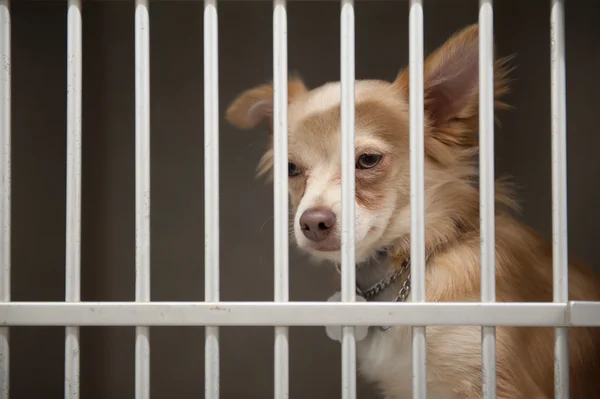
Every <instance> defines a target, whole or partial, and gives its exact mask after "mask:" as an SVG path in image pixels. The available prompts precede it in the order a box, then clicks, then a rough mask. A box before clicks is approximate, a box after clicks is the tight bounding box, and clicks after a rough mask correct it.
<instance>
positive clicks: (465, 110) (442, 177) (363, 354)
mask: <svg viewBox="0 0 600 399" xmlns="http://www.w3.org/2000/svg"><path fill="white" fill-rule="evenodd" d="M478 37H479V31H478V25H477V24H475V25H471V26H468V27H466V28H464V29H463V30H461V31H459V32H457V33H455V34H454V35H452V36H451V37H450V38H449V39H448V40H447V41H446V42H445V43H444V44H443V45H442V46H440V47H439V48H438V49H437V50H436V51H434V52H433V53H431V54H430V55H428V56H427V57H426V59H425V60H424V112H425V120H424V134H425V137H424V140H425V172H424V173H425V204H424V207H425V250H426V256H427V262H426V272H425V273H426V276H425V278H426V299H427V301H430V302H477V301H479V300H480V298H481V291H480V280H481V269H480V221H479V190H478V187H477V184H476V182H477V179H478V166H477V161H476V160H475V159H476V157H475V155H476V154H477V150H478V148H477V147H478V123H479V115H478V101H479V99H478V97H479V94H478V88H479V86H478V85H479V78H478V69H479V65H478V62H479V61H478V60H479V59H478V57H479V54H478V53H479V39H478ZM510 61H511V57H505V58H495V63H494V69H495V70H494V96H495V108H496V109H498V110H501V109H505V108H508V106H507V105H506V104H505V103H504V102H502V101H501V100H500V98H501V97H502V96H503V95H504V94H506V93H507V92H508V91H509V82H510V80H509V74H510V72H511V70H512V69H511V66H510V65H511V62H510ZM408 75H409V74H408V70H407V69H403V70H401V71H400V72H399V74H398V75H397V78H396V79H395V80H394V81H393V82H385V81H379V80H358V81H356V83H355V99H356V108H355V118H356V122H355V135H356V138H355V140H356V141H355V143H356V144H355V152H356V172H355V173H356V197H355V198H356V201H355V203H356V224H355V234H356V235H355V237H356V238H355V239H356V261H357V266H356V275H357V287H358V289H359V291H360V293H361V295H363V296H364V298H365V299H366V300H367V301H369V300H370V301H410V300H411V298H410V217H411V215H410V203H409V201H410V197H409V195H410V174H409V173H410V172H409V166H410V165H409V105H408V98H409V76H408ZM272 111H273V86H272V85H271V84H264V85H261V86H257V87H255V88H252V89H249V90H247V91H245V92H243V93H241V94H240V95H239V96H238V97H237V98H235V100H233V101H232V103H231V104H230V106H229V107H228V109H227V111H226V119H227V120H228V121H229V122H230V123H231V124H233V125H234V126H236V127H238V128H240V129H250V128H255V127H257V126H258V125H261V124H265V125H266V126H267V127H268V129H269V130H270V132H271V134H270V140H271V144H270V146H269V147H268V149H267V151H266V153H265V154H264V156H263V157H262V159H261V160H260V162H259V164H258V168H257V175H258V176H262V175H270V174H271V173H272V166H273V146H272V144H273V142H272V139H273V120H272ZM288 125H289V126H288V128H289V133H288V134H289V136H288V148H289V164H288V174H289V196H290V204H291V209H292V211H293V213H294V217H293V221H292V223H293V236H294V238H295V242H296V243H297V245H298V247H299V248H300V249H301V250H303V251H305V252H307V253H309V254H311V255H313V256H315V257H316V258H318V259H322V260H328V261H331V262H332V263H334V264H336V265H339V262H340V212H341V187H340V186H341V170H340V159H341V154H340V130H341V126H340V83H339V82H330V83H327V84H325V85H323V86H321V87H318V88H316V89H312V90H309V89H308V88H307V87H306V86H305V85H304V83H303V82H302V80H301V79H300V78H299V77H297V76H292V77H290V79H289V80H288ZM495 210H496V216H495V226H496V227H495V234H496V257H495V264H496V300H497V301H498V302H551V301H552V289H553V288H552V246H551V244H550V243H548V242H547V241H546V240H545V239H544V238H542V236H541V235H539V234H538V233H536V232H535V231H533V230H532V229H530V228H528V227H527V226H525V225H524V224H522V223H521V222H519V221H518V220H517V216H516V215H517V213H518V202H517V201H516V199H515V194H514V190H513V187H512V185H511V184H510V182H509V181H507V180H503V179H498V180H497V181H496V182H495ZM338 268H339V266H338ZM569 299H570V300H587V301H599V300H600V278H599V276H598V275H596V274H595V273H594V271H593V270H592V269H591V268H590V267H589V266H587V265H585V264H583V263H581V262H579V261H578V260H576V259H570V260H569ZM410 331H411V330H410V328H408V327H403V326H397V327H392V328H390V329H382V328H379V329H377V328H375V329H373V328H371V331H370V332H369V334H368V336H367V337H366V338H365V339H364V340H362V341H359V342H358V343H357V356H358V361H359V370H360V372H361V374H362V375H363V376H364V377H365V378H366V379H367V380H369V381H372V382H374V383H375V384H376V385H377V386H378V388H379V389H380V391H381V393H382V394H383V396H384V397H385V398H388V399H405V398H412V384H411V378H412V363H411V359H412V358H411V345H410V342H411V339H410V336H411V333H410ZM496 334H497V335H496V339H497V341H496V342H497V344H496V345H497V349H496V359H497V397H498V398H499V399H519V398H522V399H533V398H536V399H541V398H545V399H550V398H553V397H554V369H553V365H554V358H553V356H554V354H553V353H554V352H553V348H554V346H553V343H554V330H553V329H552V328H549V327H498V328H497V332H496ZM480 345H481V330H480V328H479V327H454V326H435V327H428V328H427V364H428V367H427V391H428V397H429V398H436V399H442V398H443V399H448V398H452V399H458V398H460V399H463V398H465V399H474V398H481V397H482V379H481V347H480ZM569 345H570V369H569V370H570V397H571V398H573V399H591V398H593V397H597V396H598V392H600V378H599V377H600V329H593V328H569Z"/></svg>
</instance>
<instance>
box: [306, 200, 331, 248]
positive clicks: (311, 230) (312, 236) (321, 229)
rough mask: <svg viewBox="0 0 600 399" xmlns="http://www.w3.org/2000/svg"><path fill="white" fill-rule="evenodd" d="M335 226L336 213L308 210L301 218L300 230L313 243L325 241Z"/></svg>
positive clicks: (314, 209) (315, 209)
mask: <svg viewBox="0 0 600 399" xmlns="http://www.w3.org/2000/svg"><path fill="white" fill-rule="evenodd" d="M334 225H335V213H333V212H332V211H330V210H328V209H322V208H313V209H307V210H306V211H304V213H303V214H302V216H300V228H301V229H302V232H303V233H304V235H305V236H306V238H308V239H309V240H311V241H323V240H324V239H325V238H327V236H328V235H329V232H330V231H331V228H332V227H333V226H334Z"/></svg>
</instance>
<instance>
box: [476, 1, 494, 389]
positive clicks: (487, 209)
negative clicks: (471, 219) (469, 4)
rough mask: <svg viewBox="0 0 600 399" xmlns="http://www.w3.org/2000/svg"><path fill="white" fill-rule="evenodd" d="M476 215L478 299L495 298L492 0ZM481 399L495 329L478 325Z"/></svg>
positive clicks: (482, 53) (483, 30)
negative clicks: (479, 271) (479, 285)
mask: <svg viewBox="0 0 600 399" xmlns="http://www.w3.org/2000/svg"><path fill="white" fill-rule="evenodd" d="M479 115H480V118H479V148H480V151H479V152H480V156H479V195H480V201H479V215H480V226H481V240H480V248H481V301H482V302H495V301H496V234H495V218H496V213H495V206H494V205H495V194H494V184H495V177H494V13H493V8H492V0H480V1H479ZM481 355H482V359H481V363H482V364H481V365H482V383H483V384H482V385H483V387H482V388H483V389H482V391H483V399H496V329H495V328H494V327H489V326H486V327H482V329H481Z"/></svg>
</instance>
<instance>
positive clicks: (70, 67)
mask: <svg viewBox="0 0 600 399" xmlns="http://www.w3.org/2000/svg"><path fill="white" fill-rule="evenodd" d="M81 42H82V33H81V0H69V3H68V11H67V234H66V239H67V242H66V282H65V300H66V301H67V302H79V301H80V300H81V279H80V277H81V276H80V275H81V90H82V86H81V74H82V71H81V58H82V49H81ZM79 358H80V352H79V327H67V328H66V340H65V398H69V399H73V398H79Z"/></svg>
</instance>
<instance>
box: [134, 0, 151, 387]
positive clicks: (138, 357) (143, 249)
mask: <svg viewBox="0 0 600 399" xmlns="http://www.w3.org/2000/svg"><path fill="white" fill-rule="evenodd" d="M135 276H136V278H135V300H136V302H150V14H149V11H148V0H136V1H135ZM135 334H136V337H135V397H136V399H148V398H150V329H149V327H145V326H138V327H136V329H135Z"/></svg>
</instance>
